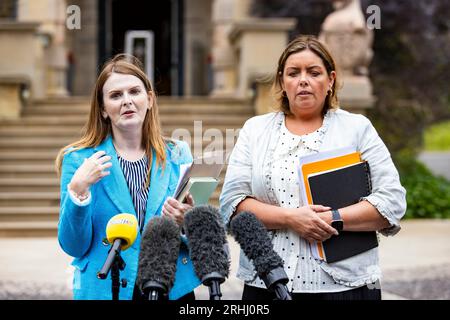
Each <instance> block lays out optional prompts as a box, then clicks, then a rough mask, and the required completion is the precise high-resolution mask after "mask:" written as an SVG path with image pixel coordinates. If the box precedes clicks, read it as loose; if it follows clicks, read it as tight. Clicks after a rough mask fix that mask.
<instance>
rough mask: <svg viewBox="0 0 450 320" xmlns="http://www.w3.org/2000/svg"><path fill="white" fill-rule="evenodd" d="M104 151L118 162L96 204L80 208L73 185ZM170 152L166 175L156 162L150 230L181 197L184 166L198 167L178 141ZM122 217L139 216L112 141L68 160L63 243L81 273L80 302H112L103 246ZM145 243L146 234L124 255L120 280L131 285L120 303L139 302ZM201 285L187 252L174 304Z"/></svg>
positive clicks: (95, 194) (96, 188)
mask: <svg viewBox="0 0 450 320" xmlns="http://www.w3.org/2000/svg"><path fill="white" fill-rule="evenodd" d="M101 150H103V151H105V152H106V154H108V155H110V156H111V158H112V160H111V162H112V167H111V168H110V171H111V174H110V175H109V176H106V177H104V178H102V179H101V180H100V181H99V182H97V183H96V184H94V185H93V186H92V187H91V195H92V200H91V202H90V203H89V204H88V205H86V206H80V205H77V204H75V203H74V202H73V201H72V199H71V198H70V196H69V194H68V191H67V185H68V183H69V182H70V180H71V179H72V176H73V174H74V173H75V171H76V170H77V168H78V167H79V166H80V165H81V164H82V163H83V161H84V159H85V158H89V157H90V156H91V155H92V154H94V153H95V152H97V151H101ZM166 150H167V161H166V166H165V168H164V170H163V169H162V167H161V166H158V167H156V161H153V164H152V171H151V180H150V189H149V193H148V201H147V211H146V215H145V225H146V224H147V223H148V221H149V220H150V219H151V218H152V217H154V216H159V215H160V214H161V208H162V205H163V204H164V201H165V200H166V198H167V197H168V196H171V195H172V194H173V192H174V191H175V187H176V185H177V182H178V178H179V175H180V165H181V164H184V163H188V162H191V161H192V155H191V152H190V150H189V147H188V145H187V144H186V143H185V142H182V141H177V142H176V145H172V146H170V147H167V149H166ZM153 159H155V153H153ZM119 213H131V214H134V215H136V211H135V209H134V205H133V201H132V199H131V195H130V192H129V190H128V186H127V183H126V180H125V177H124V175H123V173H122V170H121V168H120V164H119V161H118V159H117V154H116V151H115V149H114V146H113V143H112V138H111V136H109V137H107V138H106V139H105V140H104V141H103V143H101V144H100V145H99V146H98V147H95V148H86V149H82V150H77V151H73V152H71V153H68V154H66V155H65V156H64V159H63V163H62V174H61V208H60V217H59V224H58V240H59V244H60V246H61V247H62V249H63V250H64V251H65V252H66V253H67V254H69V255H71V256H73V257H74V258H75V259H74V260H73V262H72V265H73V266H74V267H75V270H74V279H73V293H74V299H89V300H91V299H100V300H111V299H112V293H111V273H109V275H108V278H107V279H105V280H100V279H98V278H97V275H96V274H97V272H98V271H99V270H100V269H101V267H102V266H103V263H104V262H105V259H106V257H107V255H108V250H109V248H110V246H109V245H108V246H105V245H104V244H102V240H103V239H104V238H105V237H106V224H107V223H108V221H109V219H111V218H112V217H113V216H114V215H116V214H119ZM144 230H145V226H144ZM140 243H141V234H138V236H137V238H136V241H135V242H134V244H133V245H132V246H131V247H130V248H128V249H127V250H125V251H123V252H122V254H121V256H122V258H123V260H124V261H125V263H126V266H125V269H124V270H123V271H121V272H120V277H121V279H123V278H124V279H127V281H128V285H127V287H126V288H122V287H121V288H120V294H119V299H120V300H129V299H132V297H133V289H134V285H135V281H136V277H137V272H138V258H139V250H140ZM198 285H200V280H199V279H198V278H197V276H196V274H195V272H194V268H193V265H192V262H191V260H190V259H189V253H188V251H187V250H186V249H183V246H182V248H181V249H180V252H179V256H178V262H177V269H176V275H175V283H174V286H173V288H172V290H171V291H170V292H169V299H178V298H180V297H182V296H183V295H185V294H187V293H189V292H191V291H192V290H193V289H194V288H196V287H197V286H198Z"/></svg>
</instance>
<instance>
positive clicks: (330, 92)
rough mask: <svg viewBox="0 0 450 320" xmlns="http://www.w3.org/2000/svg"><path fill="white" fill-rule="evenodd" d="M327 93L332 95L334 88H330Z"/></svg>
mask: <svg viewBox="0 0 450 320" xmlns="http://www.w3.org/2000/svg"><path fill="white" fill-rule="evenodd" d="M327 93H328V94H329V95H330V96H331V95H332V94H333V88H330V89H328V91H327Z"/></svg>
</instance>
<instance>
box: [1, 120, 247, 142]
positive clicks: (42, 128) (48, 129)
mask: <svg viewBox="0 0 450 320" xmlns="http://www.w3.org/2000/svg"><path fill="white" fill-rule="evenodd" d="M240 127H241V126H240V125H236V126H233V127H230V125H208V124H204V123H202V125H201V126H198V125H197V126H194V123H190V124H188V125H185V126H180V125H176V126H175V125H164V124H163V125H162V131H163V135H164V136H168V137H172V134H173V133H174V132H175V130H179V129H186V130H188V131H189V132H190V134H191V136H194V134H196V133H199V132H202V133H203V134H204V133H205V131H207V130H210V129H214V130H219V131H221V132H223V133H226V130H231V129H233V130H234V129H235V128H240ZM200 130H201V131H200ZM81 134H82V126H80V125H76V126H73V125H67V126H48V125H30V126H25V127H24V126H22V125H19V124H16V125H9V126H2V127H0V137H1V138H0V139H4V138H5V137H37V136H38V137H55V136H57V137H68V138H70V139H72V140H76V139H78V138H80V137H81Z"/></svg>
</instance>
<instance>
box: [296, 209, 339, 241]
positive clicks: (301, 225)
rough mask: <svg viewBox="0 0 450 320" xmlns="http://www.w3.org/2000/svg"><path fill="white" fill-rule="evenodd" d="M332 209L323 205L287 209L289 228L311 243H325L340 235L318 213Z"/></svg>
mask: <svg viewBox="0 0 450 320" xmlns="http://www.w3.org/2000/svg"><path fill="white" fill-rule="evenodd" d="M330 209H331V208H330V207H324V206H321V205H308V206H304V207H300V208H290V209H287V210H288V213H289V214H288V225H289V228H290V229H292V230H293V231H295V232H297V233H298V234H299V235H300V236H301V237H302V238H304V239H306V240H307V241H309V242H314V241H325V240H327V239H329V238H330V237H331V236H333V235H338V232H337V230H336V229H334V228H333V227H332V226H330V225H329V224H327V223H326V222H325V221H324V220H322V219H321V218H320V217H319V215H318V214H317V212H324V211H329V210H330Z"/></svg>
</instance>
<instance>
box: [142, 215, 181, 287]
mask: <svg viewBox="0 0 450 320" xmlns="http://www.w3.org/2000/svg"><path fill="white" fill-rule="evenodd" d="M179 250H180V228H179V227H178V225H177V224H176V223H175V222H174V221H172V220H171V219H169V218H162V217H154V218H152V219H151V220H150V221H149V223H148V225H147V227H146V229H145V231H144V234H143V236H142V240H141V251H140V253H139V269H138V276H137V283H138V286H139V287H140V288H142V287H143V286H144V285H145V283H147V282H149V281H154V282H157V283H159V284H162V285H164V286H165V287H166V289H167V292H168V291H170V289H171V288H172V286H173V283H174V280H175V272H176V266H177V259H178V254H179Z"/></svg>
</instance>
